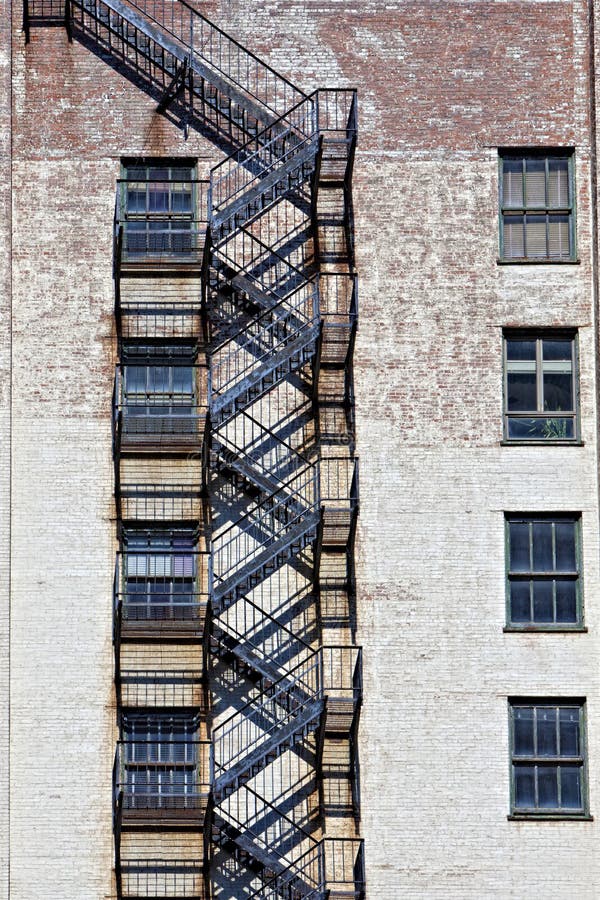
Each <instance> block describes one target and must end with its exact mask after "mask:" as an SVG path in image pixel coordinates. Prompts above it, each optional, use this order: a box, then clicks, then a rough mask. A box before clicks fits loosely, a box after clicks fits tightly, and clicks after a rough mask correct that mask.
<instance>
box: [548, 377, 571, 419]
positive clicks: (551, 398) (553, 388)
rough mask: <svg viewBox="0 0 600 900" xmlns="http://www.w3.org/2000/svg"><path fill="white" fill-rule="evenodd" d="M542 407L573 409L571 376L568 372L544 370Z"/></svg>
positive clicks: (560, 409) (549, 409) (549, 410)
mask: <svg viewBox="0 0 600 900" xmlns="http://www.w3.org/2000/svg"><path fill="white" fill-rule="evenodd" d="M544 409H545V410H546V412H554V411H555V410H556V411H558V412H568V411H569V410H572V409H573V378H572V376H571V373H570V372H544Z"/></svg>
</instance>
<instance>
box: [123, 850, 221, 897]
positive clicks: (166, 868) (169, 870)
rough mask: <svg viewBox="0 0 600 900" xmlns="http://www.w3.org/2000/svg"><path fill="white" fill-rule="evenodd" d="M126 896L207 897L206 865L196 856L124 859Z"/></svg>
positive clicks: (124, 894) (124, 893)
mask: <svg viewBox="0 0 600 900" xmlns="http://www.w3.org/2000/svg"><path fill="white" fill-rule="evenodd" d="M120 868H121V872H120V874H121V891H122V895H123V897H124V898H128V897H136V898H140V897H148V898H150V897H152V898H160V897H164V898H168V897H171V898H173V897H181V898H186V900H188V898H193V900H204V897H205V892H204V867H203V865H202V863H201V862H198V861H197V860H192V859H122V860H121V867H120Z"/></svg>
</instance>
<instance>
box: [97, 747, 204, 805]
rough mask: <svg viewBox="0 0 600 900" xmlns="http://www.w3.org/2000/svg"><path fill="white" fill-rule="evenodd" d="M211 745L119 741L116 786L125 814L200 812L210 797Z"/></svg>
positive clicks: (115, 789) (114, 774) (115, 793)
mask: <svg viewBox="0 0 600 900" xmlns="http://www.w3.org/2000/svg"><path fill="white" fill-rule="evenodd" d="M211 771H212V747H211V743H210V741H191V740H190V741H166V740H165V741H162V740H161V741H141V740H132V741H127V740H124V741H119V742H118V743H117V751H116V754H115V765H114V770H113V786H114V796H115V799H116V798H117V797H118V796H119V795H120V797H121V798H122V802H123V809H124V810H149V811H157V810H163V811H165V810H170V811H176V810H179V811H181V810H200V809H204V808H205V807H206V804H207V802H208V797H209V793H210V785H211Z"/></svg>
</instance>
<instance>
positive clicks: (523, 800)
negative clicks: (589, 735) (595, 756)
mask: <svg viewBox="0 0 600 900" xmlns="http://www.w3.org/2000/svg"><path fill="white" fill-rule="evenodd" d="M510 737H511V796H512V804H511V806H512V812H513V814H514V815H523V816H530V815H540V816H557V815H560V816H563V817H564V816H582V815H585V814H586V812H587V799H586V788H585V783H586V777H585V776H586V773H585V736H584V703H583V701H581V700H576V701H570V700H561V701H558V702H554V701H546V700H533V701H531V700H526V699H525V700H513V701H510Z"/></svg>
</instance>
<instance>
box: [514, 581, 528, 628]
mask: <svg viewBox="0 0 600 900" xmlns="http://www.w3.org/2000/svg"><path fill="white" fill-rule="evenodd" d="M510 619H511V622H531V600H530V590H529V582H528V581H512V582H511V584H510Z"/></svg>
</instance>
